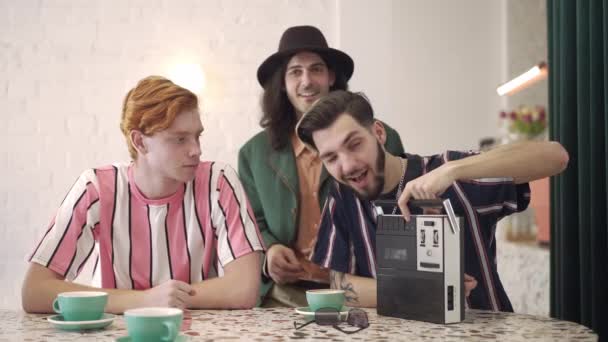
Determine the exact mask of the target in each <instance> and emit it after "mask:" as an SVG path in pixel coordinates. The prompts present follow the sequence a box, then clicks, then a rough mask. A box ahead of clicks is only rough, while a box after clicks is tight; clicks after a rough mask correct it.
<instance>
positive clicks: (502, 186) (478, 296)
mask: <svg viewBox="0 0 608 342" xmlns="http://www.w3.org/2000/svg"><path fill="white" fill-rule="evenodd" d="M475 154H477V153H476V152H455V151H447V152H446V153H444V154H440V155H433V156H430V157H420V156H417V155H411V154H406V155H404V156H402V157H404V158H407V160H408V163H407V170H406V173H405V182H406V184H407V182H408V181H411V180H412V179H415V178H417V177H419V176H421V175H423V174H425V173H427V172H430V171H432V170H434V169H436V168H438V167H439V166H441V165H443V164H444V163H446V162H447V161H450V160H456V159H461V158H466V157H469V156H471V155H475ZM395 193H396V189H395V191H392V192H391V193H389V194H387V195H385V196H383V198H386V197H388V198H390V199H394V198H395ZM441 197H442V198H444V199H445V198H449V199H450V201H451V202H452V206H453V207H454V211H455V213H456V215H457V216H461V217H463V218H464V221H465V233H464V234H465V241H464V246H465V251H464V253H465V254H464V255H465V273H467V274H469V275H471V276H473V277H475V279H477V281H478V285H477V288H475V289H474V290H473V291H472V292H471V295H470V296H469V298H468V302H469V306H470V307H471V308H473V309H484V310H494V311H513V307H512V306H511V302H510V301H509V298H508V297H507V294H506V292H505V290H504V288H503V286H502V283H501V281H500V277H499V276H498V272H497V266H496V240H495V239H494V235H495V230H496V223H497V222H498V221H499V220H500V219H501V218H503V217H505V216H507V215H510V214H513V213H515V212H519V211H522V210H524V209H526V208H527V207H528V204H529V202H530V187H529V185H528V183H525V184H519V185H516V184H515V183H513V179H511V178H483V179H475V180H466V181H457V182H455V183H454V184H453V185H452V186H450V187H449V188H448V189H447V190H446V191H445V192H444V193H443V194H442V195H441ZM391 210H393V208H388V211H387V210H386V209H385V210H384V212H390V211H391ZM415 210H416V209H414V208H413V210H412V213H413V214H417V213H419V212H416V211H415ZM375 250H376V214H375V211H374V210H372V204H371V202H370V201H365V200H361V199H359V198H358V197H357V196H356V194H355V192H353V191H352V190H351V189H350V188H348V187H347V186H345V185H343V184H340V183H338V182H336V181H334V186H332V187H331V190H330V193H329V195H328V197H327V201H326V202H325V205H324V208H323V212H322V214H321V224H320V227H319V235H318V237H317V243H316V245H315V248H314V251H313V253H312V255H311V260H312V261H313V262H314V263H316V264H318V265H320V266H322V267H325V268H329V269H332V270H335V271H338V272H343V273H349V274H354V275H358V276H363V277H373V278H376V253H375Z"/></svg>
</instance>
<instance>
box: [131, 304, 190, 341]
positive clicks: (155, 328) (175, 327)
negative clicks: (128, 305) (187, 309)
mask: <svg viewBox="0 0 608 342" xmlns="http://www.w3.org/2000/svg"><path fill="white" fill-rule="evenodd" d="M183 317H184V313H183V311H182V310H180V309H176V308H160V307H158V308H137V309H131V310H127V311H125V321H126V322H127V331H128V332H129V337H130V338H131V341H135V342H144V341H145V342H167V341H173V340H175V339H176V338H177V335H178V334H179V330H180V328H181V326H182V319H183Z"/></svg>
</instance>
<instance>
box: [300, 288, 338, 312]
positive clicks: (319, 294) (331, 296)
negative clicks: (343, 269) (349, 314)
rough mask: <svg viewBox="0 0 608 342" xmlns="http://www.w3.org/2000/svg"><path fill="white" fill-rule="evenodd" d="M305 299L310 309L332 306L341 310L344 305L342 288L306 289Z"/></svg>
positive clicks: (315, 309)
mask: <svg viewBox="0 0 608 342" xmlns="http://www.w3.org/2000/svg"><path fill="white" fill-rule="evenodd" d="M306 301H307V302H308V307H309V308H310V310H312V311H317V310H319V309H320V308H334V309H336V310H338V311H341V310H342V307H343V306H344V290H334V289H319V290H308V291H306Z"/></svg>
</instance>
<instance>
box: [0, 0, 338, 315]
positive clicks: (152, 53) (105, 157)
mask: <svg viewBox="0 0 608 342" xmlns="http://www.w3.org/2000/svg"><path fill="white" fill-rule="evenodd" d="M335 7H336V4H335V1H330V0H316V1H315V0H312V1H311V0H306V1H304V0H301V1H287V0H282V1H271V0H264V1H260V0H255V1H248V0H226V1H219V0H216V1H212V0H204V1H199V0H191V1H186V0H180V1H168V0H164V1H163V0H154V1H153V0H146V1H124V0H111V1H109V0H98V1H94V0H87V1H77V0H73V1H67V0H66V1H34V0H12V1H11V0H0V75H1V76H0V109H1V110H2V121H3V122H4V124H3V125H1V126H0V160H1V164H0V165H1V167H2V169H1V170H2V171H1V172H2V178H1V179H2V180H1V181H0V288H1V289H2V295H0V308H2V307H11V308H17V307H19V306H20V286H21V281H22V279H23V274H24V272H23V271H24V270H25V268H26V265H27V264H26V263H25V261H24V260H25V256H26V254H27V253H29V251H30V250H31V249H32V248H33V247H34V244H35V243H36V242H37V239H38V238H39V236H40V234H41V231H42V230H43V229H44V228H45V227H46V225H47V223H48V222H49V220H50V218H51V216H52V214H53V213H54V211H55V209H56V207H57V206H58V205H59V203H60V201H61V199H62V198H63V196H64V194H65V192H66V191H67V189H68V187H69V186H70V185H71V184H72V182H73V181H74V180H75V178H76V177H77V176H78V175H79V174H80V172H81V171H82V170H84V169H85V168H87V167H92V166H99V165H103V164H107V163H109V162H113V161H120V160H127V158H128V154H127V150H126V146H125V143H124V140H123V137H122V135H121V133H120V130H119V126H118V125H119V119H120V111H121V105H122V100H123V97H124V95H125V94H126V92H127V91H128V89H130V88H131V87H133V86H134V85H135V83H136V82H137V80H139V79H141V78H142V77H145V76H147V75H150V74H161V75H166V73H167V71H168V69H169V67H170V66H171V65H172V63H178V62H197V63H199V64H200V65H201V66H202V68H203V70H204V72H205V73H206V79H207V82H206V84H207V87H206V88H205V89H204V90H203V94H202V102H203V105H202V112H203V124H204V125H205V127H206V131H205V133H204V135H203V139H202V145H203V158H205V159H215V160H223V161H226V162H229V163H231V164H232V165H233V166H234V167H235V168H236V159H237V158H236V155H237V151H238V148H239V147H240V146H241V145H242V144H243V143H244V142H245V141H246V140H247V139H248V138H249V137H250V136H251V135H253V134H254V133H255V132H256V131H258V130H259V126H258V119H259V100H258V98H259V94H260V87H259V85H258V84H257V81H256V78H255V72H256V69H257V67H258V65H259V63H260V62H261V61H262V60H263V59H264V58H266V57H267V56H268V55H269V54H270V52H272V51H274V50H276V48H277V44H278V40H279V37H280V35H281V33H282V32H283V30H284V29H285V28H286V27H288V26H292V25H299V24H313V25H316V26H318V27H320V28H321V29H322V30H323V31H324V32H325V33H326V35H327V38H328V40H330V43H331V42H332V37H335V32H334V31H333V26H332V23H333V22H335V17H336V13H335Z"/></svg>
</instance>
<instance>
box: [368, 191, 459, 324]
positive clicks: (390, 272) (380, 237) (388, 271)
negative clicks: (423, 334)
mask: <svg viewBox="0 0 608 342" xmlns="http://www.w3.org/2000/svg"><path fill="white" fill-rule="evenodd" d="M374 205H375V206H376V211H377V213H378V216H377V218H378V225H377V230H376V260H377V264H378V271H377V280H378V287H377V288H378V290H377V291H378V297H377V298H378V314H380V315H384V316H391V317H399V318H405V319H410V320H417V321H425V322H433V323H441V324H446V323H457V322H461V321H462V320H464V282H463V281H464V279H463V272H464V253H463V252H464V250H463V233H462V230H461V229H460V227H461V226H462V223H463V221H462V218H461V217H456V215H455V214H454V210H453V208H452V205H451V203H450V200H449V199H446V200H442V199H437V200H412V201H410V203H409V205H410V207H414V206H416V207H420V208H435V209H438V208H443V209H444V212H445V214H438V215H412V216H411V219H410V221H409V222H406V221H405V220H404V219H403V216H402V215H401V214H398V215H394V214H393V215H390V214H384V213H383V212H382V206H391V207H394V206H396V205H397V202H396V201H374Z"/></svg>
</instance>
